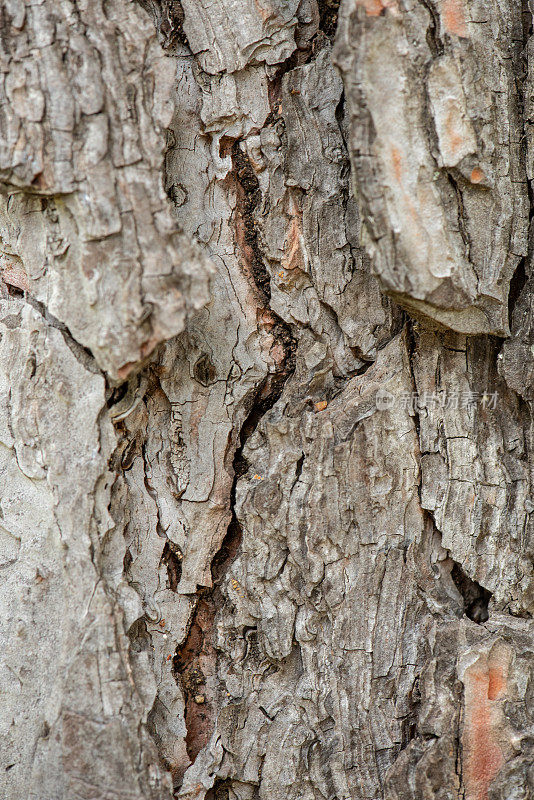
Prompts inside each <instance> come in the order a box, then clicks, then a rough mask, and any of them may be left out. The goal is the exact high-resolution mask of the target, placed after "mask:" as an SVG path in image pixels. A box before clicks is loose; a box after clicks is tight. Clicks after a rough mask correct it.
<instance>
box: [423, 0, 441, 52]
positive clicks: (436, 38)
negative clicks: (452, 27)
mask: <svg viewBox="0 0 534 800" xmlns="http://www.w3.org/2000/svg"><path fill="white" fill-rule="evenodd" d="M422 2H423V5H424V7H425V8H426V10H427V11H428V13H429V14H430V25H429V26H428V28H427V31H426V43H427V44H428V48H429V50H430V52H431V53H432V56H433V57H434V58H437V57H438V56H441V55H443V53H444V51H445V48H444V46H443V41H442V40H441V37H440V35H439V15H438V12H437V11H436V9H435V8H434V4H433V3H432V0H422Z"/></svg>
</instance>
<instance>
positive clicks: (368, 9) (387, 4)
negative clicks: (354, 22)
mask: <svg viewBox="0 0 534 800" xmlns="http://www.w3.org/2000/svg"><path fill="white" fill-rule="evenodd" d="M356 5H358V6H362V7H363V8H364V9H365V13H366V14H367V16H368V17H380V16H381V15H382V14H383V13H384V12H385V11H386V10H387V9H390V10H391V11H392V12H393V13H398V10H399V4H398V1H397V0H357V2H356Z"/></svg>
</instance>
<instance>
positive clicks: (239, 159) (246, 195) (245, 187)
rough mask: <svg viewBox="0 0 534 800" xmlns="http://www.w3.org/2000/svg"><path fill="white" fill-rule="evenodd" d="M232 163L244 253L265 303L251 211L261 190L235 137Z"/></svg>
mask: <svg viewBox="0 0 534 800" xmlns="http://www.w3.org/2000/svg"><path fill="white" fill-rule="evenodd" d="M232 164H233V171H234V174H235V178H236V182H237V186H238V211H237V213H238V214H239V216H240V218H241V222H242V224H243V226H244V229H245V233H244V247H243V249H244V250H245V251H248V252H244V253H243V255H244V257H245V259H246V261H247V262H248V264H249V266H250V269H251V272H252V277H253V279H254V283H255V285H256V288H257V289H258V291H259V292H260V294H261V298H262V300H263V301H264V302H265V303H268V302H269V300H270V299H271V282H270V278H269V274H268V272H267V269H266V267H265V264H264V261H263V253H262V251H261V248H260V243H259V237H258V231H257V230H256V223H255V221H254V213H255V211H256V210H257V208H258V206H259V204H260V202H261V189H260V184H259V181H258V178H257V176H256V173H255V172H254V169H253V167H252V164H251V163H250V161H249V159H248V158H247V156H246V155H245V153H243V151H242V150H241V147H240V142H239V140H237V141H235V142H234V144H233V145H232Z"/></svg>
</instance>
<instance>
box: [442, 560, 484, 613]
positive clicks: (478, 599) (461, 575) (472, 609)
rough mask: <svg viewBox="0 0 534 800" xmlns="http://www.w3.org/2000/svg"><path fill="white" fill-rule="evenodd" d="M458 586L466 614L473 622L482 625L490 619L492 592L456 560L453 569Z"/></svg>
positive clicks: (452, 573)
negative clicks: (489, 607) (469, 574)
mask: <svg viewBox="0 0 534 800" xmlns="http://www.w3.org/2000/svg"><path fill="white" fill-rule="evenodd" d="M451 578H452V579H453V581H454V583H455V585H456V588H457V589H458V591H459V592H460V594H461V595H462V597H463V600H464V614H465V615H466V617H469V619H471V620H473V622H476V623H478V624H479V625H481V624H482V623H483V622H487V620H488V619H489V611H488V605H489V601H490V600H491V597H492V594H491V592H490V591H488V590H487V589H484V587H483V586H481V585H480V584H479V583H477V582H476V581H473V580H472V579H471V578H470V577H469V576H468V575H466V574H465V572H464V571H463V569H462V568H461V566H460V565H459V564H458V563H457V562H454V566H453V568H452V571H451Z"/></svg>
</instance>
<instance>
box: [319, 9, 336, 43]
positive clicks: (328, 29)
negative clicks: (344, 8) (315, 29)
mask: <svg viewBox="0 0 534 800" xmlns="http://www.w3.org/2000/svg"><path fill="white" fill-rule="evenodd" d="M318 5H319V29H320V30H322V31H323V33H325V34H326V35H327V36H328V38H329V39H331V40H332V41H333V40H334V36H335V35H336V30H337V16H338V12H339V6H340V5H341V0H319V2H318Z"/></svg>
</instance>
